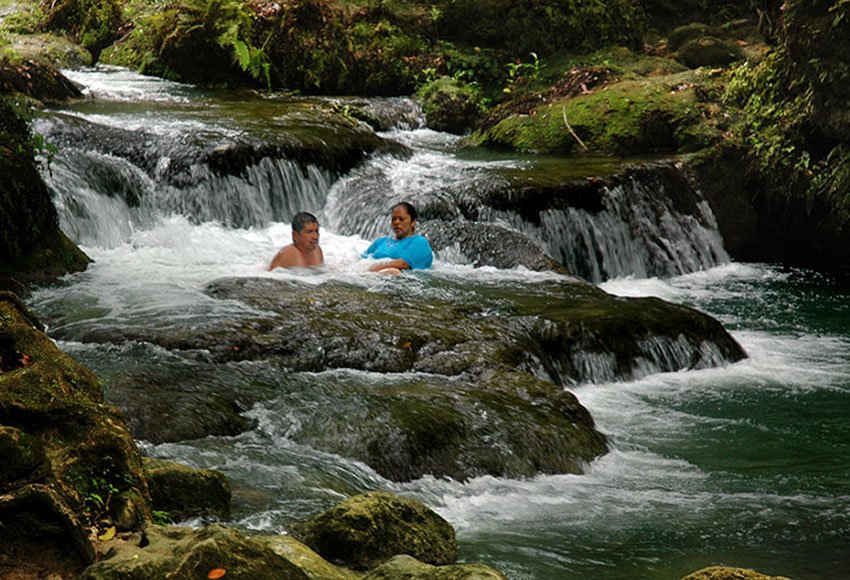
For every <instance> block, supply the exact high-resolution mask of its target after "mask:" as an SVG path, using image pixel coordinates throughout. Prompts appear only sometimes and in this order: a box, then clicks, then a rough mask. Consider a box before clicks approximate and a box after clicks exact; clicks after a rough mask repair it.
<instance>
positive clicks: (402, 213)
mask: <svg viewBox="0 0 850 580" xmlns="http://www.w3.org/2000/svg"><path fill="white" fill-rule="evenodd" d="M391 223H392V229H393V233H394V234H395V239H397V240H403V239H404V238H406V237H407V236H410V235H412V234H413V228H414V226H415V225H416V220H412V219H410V214H409V213H407V210H406V209H404V207H401V206H399V207H396V208H393V217H392V222H391Z"/></svg>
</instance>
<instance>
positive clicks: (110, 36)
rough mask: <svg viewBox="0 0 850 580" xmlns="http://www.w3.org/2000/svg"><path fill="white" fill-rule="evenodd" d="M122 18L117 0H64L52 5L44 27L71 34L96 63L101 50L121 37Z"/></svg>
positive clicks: (43, 24) (42, 24)
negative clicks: (119, 31) (119, 34)
mask: <svg viewBox="0 0 850 580" xmlns="http://www.w3.org/2000/svg"><path fill="white" fill-rule="evenodd" d="M123 21H124V17H123V13H122V10H121V5H120V4H119V3H118V1H117V0H62V1H60V2H55V3H53V4H51V5H50V8H49V10H47V11H46V12H45V14H44V19H43V21H42V23H41V26H42V27H43V28H44V30H48V31H64V32H67V33H69V34H71V35H72V36H73V37H74V38H75V39H76V40H77V42H79V43H80V44H81V45H82V46H83V47H84V48H85V49H86V50H88V51H89V52H90V53H91V55H92V58H93V59H94V61H95V62H96V61H97V60H98V58H99V57H100V53H101V51H102V50H103V49H104V48H105V47H107V46H109V45H110V44H112V42H113V41H114V40H115V39H116V38H117V37H118V29H119V28H120V27H121V24H122V23H123Z"/></svg>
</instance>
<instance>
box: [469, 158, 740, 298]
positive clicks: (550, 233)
mask: <svg viewBox="0 0 850 580" xmlns="http://www.w3.org/2000/svg"><path fill="white" fill-rule="evenodd" d="M671 172H673V173H672V177H673V178H672V179H669V177H671ZM599 193H600V194H601V206H602V209H601V210H595V209H586V208H584V207H570V206H568V207H549V208H545V209H542V210H541V211H539V212H538V213H537V215H536V216H534V217H535V218H536V219H534V220H529V219H528V216H527V212H525V211H522V209H523V208H521V207H517V209H516V210H510V209H503V208H500V209H493V208H486V207H485V208H483V209H482V211H481V213H480V215H479V219H487V220H491V221H502V222H506V223H507V224H509V225H510V226H511V227H513V228H515V229H516V230H518V231H520V232H522V233H524V234H526V235H528V236H529V237H531V238H532V239H534V240H536V241H538V242H539V243H540V244H542V245H543V247H544V249H545V250H546V251H547V253H548V254H549V255H550V256H551V257H553V258H554V259H555V260H557V261H558V262H560V263H562V264H564V265H565V266H567V268H568V269H569V270H570V271H571V272H573V273H574V274H576V275H578V276H580V277H582V278H585V279H587V280H589V281H591V282H595V283H599V282H602V281H605V280H607V279H610V278H616V277H622V276H634V277H637V278H646V277H650V276H659V277H669V276H676V275H680V274H686V273H689V272H695V271H699V270H705V269H708V268H711V267H714V266H717V265H719V264H723V263H726V262H728V261H729V255H728V254H727V253H726V250H725V249H724V247H723V238H722V236H721V235H720V232H719V231H718V230H717V223H716V220H715V218H714V214H713V212H712V211H711V208H710V207H709V205H708V202H706V201H705V200H704V199H703V197H702V193H701V191H700V190H699V188H698V187H697V186H696V184H695V183H693V182H692V181H691V180H688V179H686V178H685V176H684V175H683V174H682V173H681V170H680V169H679V168H678V167H674V166H672V165H670V164H663V165H653V166H647V167H645V168H642V169H640V170H638V171H633V172H631V173H630V174H627V176H626V178H625V179H623V180H622V181H620V182H618V183H613V184H609V185H605V186H603V187H602V188H601V190H600V192H599ZM552 205H555V204H552Z"/></svg>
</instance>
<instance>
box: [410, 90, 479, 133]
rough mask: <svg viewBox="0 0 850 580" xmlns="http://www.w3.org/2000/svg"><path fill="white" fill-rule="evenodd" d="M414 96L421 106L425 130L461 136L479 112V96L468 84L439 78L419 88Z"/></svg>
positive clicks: (473, 122)
mask: <svg viewBox="0 0 850 580" xmlns="http://www.w3.org/2000/svg"><path fill="white" fill-rule="evenodd" d="M416 97H417V99H419V101H420V102H421V103H422V110H423V111H424V112H425V118H426V122H427V124H428V127H429V128H431V129H434V130H435V131H445V132H447V133H455V134H457V135H462V134H464V133H466V132H467V131H469V130H471V129H472V127H473V126H474V125H475V123H476V121H477V120H478V117H479V116H480V114H481V111H480V96H479V95H478V94H477V93H476V91H475V90H474V89H473V88H472V87H471V86H470V85H468V84H466V83H463V82H462V81H458V80H457V79H454V78H452V77H448V76H442V77H440V78H438V79H436V80H434V81H432V82H430V83H427V84H425V85H423V86H422V87H420V88H419V90H417V92H416Z"/></svg>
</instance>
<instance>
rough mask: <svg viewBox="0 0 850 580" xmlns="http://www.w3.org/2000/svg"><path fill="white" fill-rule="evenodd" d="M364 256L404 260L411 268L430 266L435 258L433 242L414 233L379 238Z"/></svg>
mask: <svg viewBox="0 0 850 580" xmlns="http://www.w3.org/2000/svg"><path fill="white" fill-rule="evenodd" d="M363 257H364V258H374V259H376V260H398V259H401V260H404V261H405V262H407V265H408V266H410V269H411V270H422V269H424V268H430V267H431V262H432V261H433V260H434V254H433V253H432V252H431V244H429V243H428V240H426V239H425V238H424V237H422V236H420V235H418V234H414V235H412V236H407V237H406V238H402V239H400V240H397V239H395V238H393V237H390V236H387V237H384V238H378V239H377V240H375V241H374V242H372V245H371V246H369V248H368V249H367V250H366V251H365V252H363Z"/></svg>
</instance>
